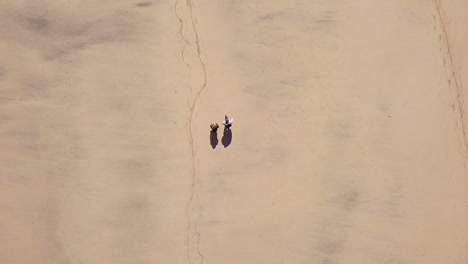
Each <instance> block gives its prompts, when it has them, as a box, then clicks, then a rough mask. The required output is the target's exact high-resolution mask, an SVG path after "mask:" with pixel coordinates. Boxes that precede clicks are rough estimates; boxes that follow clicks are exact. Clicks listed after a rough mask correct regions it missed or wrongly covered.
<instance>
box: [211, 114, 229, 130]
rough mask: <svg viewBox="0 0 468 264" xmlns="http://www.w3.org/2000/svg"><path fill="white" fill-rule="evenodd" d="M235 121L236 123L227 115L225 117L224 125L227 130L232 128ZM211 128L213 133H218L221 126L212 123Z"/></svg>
mask: <svg viewBox="0 0 468 264" xmlns="http://www.w3.org/2000/svg"><path fill="white" fill-rule="evenodd" d="M233 121H234V118H229V117H228V116H227V115H224V121H223V123H222V124H223V125H224V127H225V128H230V127H231V126H232V122H233ZM210 128H211V132H213V133H216V132H217V131H218V128H219V125H218V123H216V122H214V123H211V125H210Z"/></svg>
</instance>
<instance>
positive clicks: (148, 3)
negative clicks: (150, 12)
mask: <svg viewBox="0 0 468 264" xmlns="http://www.w3.org/2000/svg"><path fill="white" fill-rule="evenodd" d="M135 5H136V6H139V7H148V6H152V5H153V3H151V2H150V1H144V2H140V3H137V4H135Z"/></svg>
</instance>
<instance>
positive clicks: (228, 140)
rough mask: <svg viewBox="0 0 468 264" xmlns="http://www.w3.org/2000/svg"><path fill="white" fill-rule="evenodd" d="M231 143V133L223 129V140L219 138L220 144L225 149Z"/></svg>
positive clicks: (227, 128)
mask: <svg viewBox="0 0 468 264" xmlns="http://www.w3.org/2000/svg"><path fill="white" fill-rule="evenodd" d="M231 141H232V131H231V128H229V127H224V131H223V138H221V143H222V144H223V146H224V147H225V148H227V146H229V145H230V144H231Z"/></svg>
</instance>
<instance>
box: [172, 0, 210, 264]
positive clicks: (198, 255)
mask: <svg viewBox="0 0 468 264" xmlns="http://www.w3.org/2000/svg"><path fill="white" fill-rule="evenodd" d="M179 9H183V11H184V13H183V14H182V15H181V14H180V13H179ZM174 11H175V14H176V16H177V19H178V20H179V23H180V27H179V32H178V34H180V36H181V38H182V40H183V41H184V42H185V46H184V48H183V50H182V52H181V55H182V60H183V62H184V64H185V65H186V66H187V67H189V68H190V69H192V66H194V65H192V64H191V63H190V62H186V54H187V48H190V47H191V46H192V44H193V43H194V44H195V50H196V58H195V61H196V62H197V64H198V66H199V67H200V68H201V71H202V83H201V85H200V86H199V88H198V90H197V92H196V94H195V97H194V98H193V100H192V101H191V102H189V110H190V116H189V119H188V137H189V138H188V140H189V143H190V152H191V156H192V186H191V191H190V197H189V200H188V203H187V208H186V212H187V220H188V225H187V242H186V243H187V248H188V249H187V250H188V252H187V254H188V262H189V263H203V261H204V258H205V256H204V255H203V254H202V252H201V250H200V240H201V235H200V232H199V231H198V220H199V219H200V217H201V205H200V192H201V185H200V177H199V174H198V172H197V168H196V164H195V162H196V155H197V153H196V150H195V146H194V142H193V129H194V127H193V122H192V121H193V117H194V116H195V114H196V107H197V106H198V105H199V100H200V95H201V93H202V92H203V91H204V90H205V88H206V85H207V77H206V65H205V63H204V61H203V60H202V58H201V48H200V41H199V36H198V31H197V27H196V23H195V17H194V15H193V1H192V0H186V2H185V4H184V5H183V6H180V4H179V0H177V1H176V3H175V5H174ZM184 24H188V25H189V27H188V28H187V30H188V31H189V32H190V33H191V35H192V39H193V40H189V39H188V38H187V37H186V35H185V34H184V28H185V27H184Z"/></svg>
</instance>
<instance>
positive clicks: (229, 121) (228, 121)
mask: <svg viewBox="0 0 468 264" xmlns="http://www.w3.org/2000/svg"><path fill="white" fill-rule="evenodd" d="M232 121H233V118H230V119H229V117H228V116H227V115H224V121H223V125H224V126H225V127H226V128H229V127H231V126H232Z"/></svg>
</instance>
